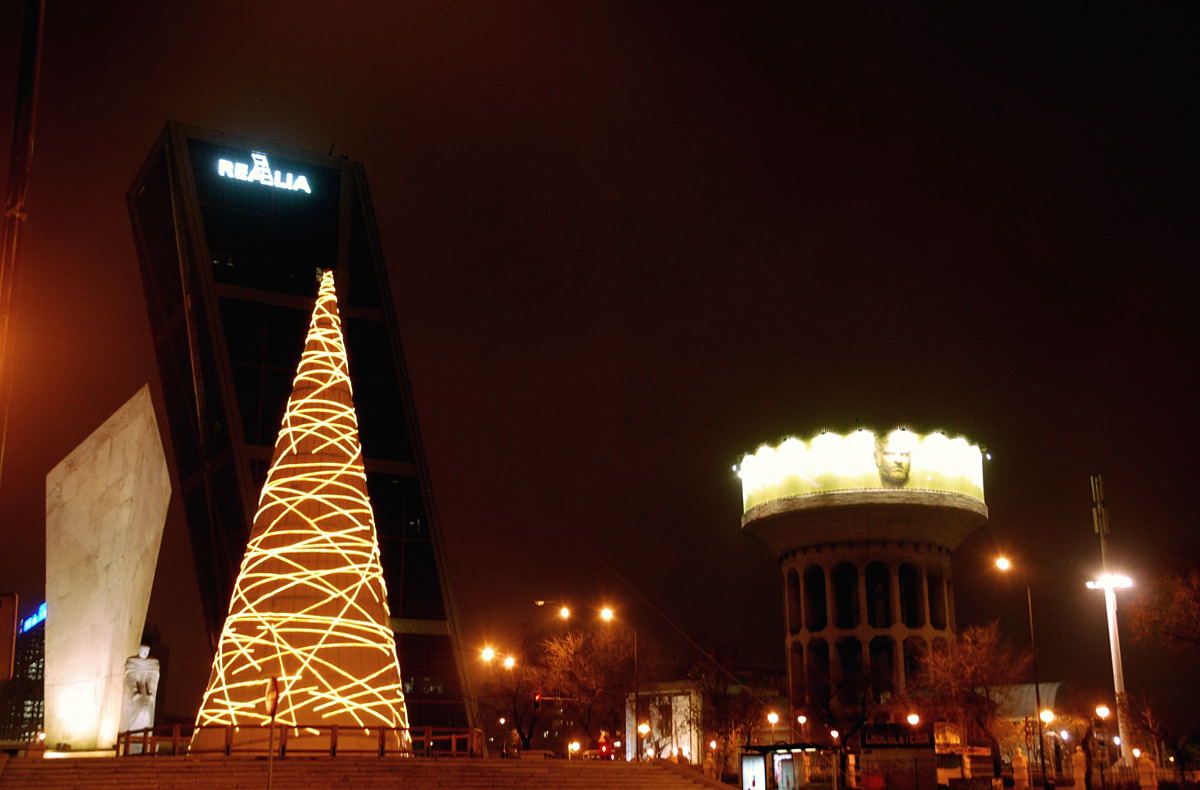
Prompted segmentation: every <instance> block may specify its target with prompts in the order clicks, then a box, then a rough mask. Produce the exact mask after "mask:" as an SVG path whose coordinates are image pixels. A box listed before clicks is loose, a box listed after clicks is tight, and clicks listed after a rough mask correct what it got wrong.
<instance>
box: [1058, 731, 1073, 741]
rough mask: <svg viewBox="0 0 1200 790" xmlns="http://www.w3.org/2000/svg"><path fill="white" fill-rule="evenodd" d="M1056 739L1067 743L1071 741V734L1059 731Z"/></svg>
mask: <svg viewBox="0 0 1200 790" xmlns="http://www.w3.org/2000/svg"><path fill="white" fill-rule="evenodd" d="M1058 737H1060V738H1062V739H1063V740H1064V741H1069V740H1071V733H1069V732H1067V731H1066V730H1059V731H1058Z"/></svg>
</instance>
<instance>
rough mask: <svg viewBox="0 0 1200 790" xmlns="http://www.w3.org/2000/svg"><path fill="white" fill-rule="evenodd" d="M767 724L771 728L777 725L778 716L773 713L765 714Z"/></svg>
mask: <svg viewBox="0 0 1200 790" xmlns="http://www.w3.org/2000/svg"><path fill="white" fill-rule="evenodd" d="M767 722H768V723H769V724H770V725H771V726H772V727H774V726H775V725H776V724H778V723H779V714H778V713H776V712H775V711H771V712H770V713H768V714H767Z"/></svg>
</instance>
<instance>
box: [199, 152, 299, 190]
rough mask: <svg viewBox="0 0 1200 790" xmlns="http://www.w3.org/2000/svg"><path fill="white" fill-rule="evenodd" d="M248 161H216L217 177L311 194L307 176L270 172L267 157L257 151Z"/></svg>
mask: <svg viewBox="0 0 1200 790" xmlns="http://www.w3.org/2000/svg"><path fill="white" fill-rule="evenodd" d="M250 160H251V162H250V164H247V163H245V162H235V161H233V160H232V159H218V160H217V175H219V176H222V177H224V178H232V179H234V180H236V181H253V182H255V183H258V184H262V185H263V186H268V187H275V188H276V189H286V190H288V191H290V192H304V193H305V194H308V195H311V194H312V187H310V186H309V185H308V177H307V176H297V175H293V174H292V173H283V172H280V171H279V170H272V169H271V163H270V162H268V161H267V155H266V154H264V153H260V152H258V151H254V152H253V153H251V154H250Z"/></svg>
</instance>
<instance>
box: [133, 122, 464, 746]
mask: <svg viewBox="0 0 1200 790" xmlns="http://www.w3.org/2000/svg"><path fill="white" fill-rule="evenodd" d="M301 179H303V181H302V182H301ZM298 184H302V185H301V186H300V187H299V188H297V185H298ZM129 206H130V213H131V216H132V220H133V227H134V235H135V238H136V241H137V244H138V255H139V259H140V263H141V271H142V279H143V285H144V288H145V293H146V301H147V309H148V314H149V318H150V324H151V327H152V330H153V332H154V339H155V348H156V352H157V356H158V364H159V373H160V379H161V385H162V390H161V391H162V395H163V402H164V405H165V408H166V413H167V422H168V424H169V434H170V436H169V443H168V446H169V452H168V455H169V460H170V461H171V462H172V466H173V469H172V471H173V473H174V474H175V476H176V482H177V485H178V491H179V493H180V495H181V497H182V502H183V506H184V510H185V512H186V518H187V524H188V531H189V535H190V538H191V548H192V552H193V555H194V559H195V564H196V570H197V576H198V581H199V586H200V593H201V598H202V603H203V608H204V612H205V617H206V620H207V625H208V629H209V633H210V640H213V641H215V638H216V635H217V634H218V633H219V630H220V625H221V622H222V620H223V618H224V616H225V612H226V609H227V607H228V603H229V593H230V590H231V589H232V585H233V580H234V578H235V576H236V574H237V569H238V565H239V563H240V561H241V558H242V553H243V551H244V549H245V546H246V539H247V537H248V535H249V530H250V525H251V522H252V520H253V515H254V510H255V507H256V505H257V499H258V494H259V491H260V490H261V488H262V483H263V480H264V478H265V475H266V470H267V466H268V463H269V461H270V458H271V451H272V445H273V444H274V441H275V436H276V433H277V432H278V430H279V423H280V419H281V417H282V415H283V411H284V407H285V405H286V402H287V397H288V393H289V392H290V390H291V385H292V376H293V375H294V372H295V369H296V363H297V361H298V360H299V358H300V352H301V347H302V345H303V342H304V336H305V331H306V329H307V322H308V316H309V314H310V313H311V311H312V306H313V301H314V299H315V296H316V292H317V272H318V270H320V269H334V270H335V278H336V281H337V291H338V294H339V300H340V302H341V305H342V318H343V327H344V332H345V338H346V345H347V352H348V356H349V359H350V376H351V381H352V385H353V390H354V401H355V405H356V410H357V415H358V422H359V431H360V436H361V441H362V445H363V454H364V457H365V465H366V472H367V485H368V491H369V493H370V497H371V501H372V505H373V507H374V511H375V520H376V525H377V529H378V533H379V539H380V548H381V553H382V562H383V569H384V577H385V580H386V582H387V591H388V604H389V609H390V611H391V616H392V618H393V627H394V630H395V632H396V639H397V647H398V650H399V655H400V665H401V669H402V672H403V677H404V681H405V686H406V689H405V691H406V697H407V699H408V708H409V715H410V720H411V722H412V723H413V725H414V726H422V725H433V726H456V727H457V726H466V725H467V723H468V711H467V706H466V704H465V703H464V699H465V695H464V692H463V686H462V681H461V671H460V670H461V664H460V658H461V654H460V653H459V652H458V651H456V650H455V648H454V644H455V635H454V631H453V622H454V618H453V610H452V606H451V605H450V603H451V600H450V598H449V596H448V591H447V589H446V586H445V575H444V572H443V566H442V558H441V552H440V545H439V536H438V531H437V519H436V511H435V509H434V502H433V494H432V489H431V488H430V485H429V476H428V472H427V468H426V465H425V460H424V455H423V450H422V447H421V442H420V434H419V430H418V423H417V420H416V415H415V412H414V409H413V403H412V395H411V391H410V387H409V380H408V374H407V369H406V366H405V361H404V354H403V348H402V344H401V341H400V335H399V332H398V329H397V323H396V315H395V310H394V306H393V301H392V294H391V290H390V285H389V280H388V272H387V269H386V267H385V265H384V261H383V258H382V255H381V252H380V245H379V239H378V235H377V233H376V229H375V221H374V215H373V211H372V208H371V200H370V193H369V190H368V186H367V181H366V176H365V173H364V169H363V166H362V165H361V164H360V163H357V162H354V161H351V160H349V159H345V158H338V157H328V156H322V155H319V154H312V153H306V152H300V151H293V150H286V149H282V148H279V147H277V146H272V145H268V144H265V143H261V142H258V141H251V140H245V139H242V138H237V137H233V136H230V135H225V134H221V133H217V132H212V131H207V130H202V129H196V128H193V127H186V126H182V125H178V124H170V125H168V126H167V128H166V130H165V131H164V133H163V135H162V137H161V138H160V139H159V141H158V143H157V144H156V145H155V147H154V149H153V151H152V152H151V154H150V156H149V157H148V159H147V160H146V163H145V164H144V165H143V167H142V170H141V172H140V173H139V175H138V177H137V180H136V181H135V183H134V185H133V187H132V188H131V189H130V193H129Z"/></svg>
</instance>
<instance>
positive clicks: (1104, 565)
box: [1087, 475, 1133, 765]
mask: <svg viewBox="0 0 1200 790" xmlns="http://www.w3.org/2000/svg"><path fill="white" fill-rule="evenodd" d="M1092 527H1093V528H1094V529H1095V530H1096V534H1097V535H1099V536H1100V578H1099V579H1097V580H1095V581H1090V582H1088V583H1087V586H1088V589H1091V590H1097V589H1102V590H1104V610H1105V613H1106V614H1107V615H1108V650H1109V653H1110V654H1111V655H1112V671H1113V693H1114V694H1115V695H1116V702H1117V732H1118V733H1119V734H1120V737H1121V762H1122V763H1123V764H1124V765H1131V764H1132V763H1133V753H1132V751H1131V748H1132V747H1131V746H1130V744H1129V732H1128V729H1127V724H1128V719H1129V700H1128V699H1127V698H1126V696H1125V672H1124V670H1123V669H1122V668H1121V636H1120V634H1119V633H1118V632H1117V592H1116V591H1117V589H1118V588H1126V587H1132V586H1133V580H1132V579H1130V578H1129V577H1128V576H1123V575H1121V574H1117V573H1112V572H1111V571H1110V570H1109V567H1108V533H1109V529H1108V508H1106V507H1105V506H1104V480H1103V479H1101V477H1100V475H1092Z"/></svg>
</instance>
